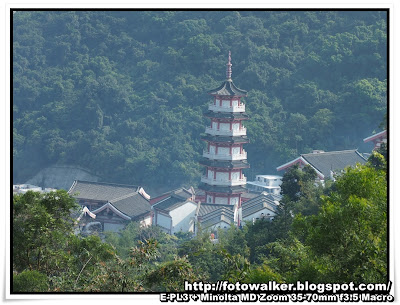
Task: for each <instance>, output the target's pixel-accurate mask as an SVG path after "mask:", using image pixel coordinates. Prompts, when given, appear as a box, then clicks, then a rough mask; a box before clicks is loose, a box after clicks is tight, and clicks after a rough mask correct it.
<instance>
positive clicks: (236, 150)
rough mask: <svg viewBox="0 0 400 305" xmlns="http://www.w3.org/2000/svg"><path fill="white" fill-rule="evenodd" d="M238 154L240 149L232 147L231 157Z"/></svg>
mask: <svg viewBox="0 0 400 305" xmlns="http://www.w3.org/2000/svg"><path fill="white" fill-rule="evenodd" d="M238 154H240V147H232V155H238Z"/></svg>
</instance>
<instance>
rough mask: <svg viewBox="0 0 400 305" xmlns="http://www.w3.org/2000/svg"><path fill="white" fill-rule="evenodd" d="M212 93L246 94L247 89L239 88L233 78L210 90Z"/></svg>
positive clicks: (226, 94) (225, 94)
mask: <svg viewBox="0 0 400 305" xmlns="http://www.w3.org/2000/svg"><path fill="white" fill-rule="evenodd" d="M208 93H209V94H211V95H220V96H221V95H223V96H246V95H247V91H246V90H242V89H239V88H238V87H236V86H235V84H234V83H233V81H232V80H230V79H229V80H226V81H224V82H223V83H222V84H221V85H220V86H219V87H218V88H215V89H213V90H210V91H208Z"/></svg>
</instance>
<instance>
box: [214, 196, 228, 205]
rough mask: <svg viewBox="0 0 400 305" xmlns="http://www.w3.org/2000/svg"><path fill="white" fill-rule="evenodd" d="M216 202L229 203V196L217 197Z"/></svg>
mask: <svg viewBox="0 0 400 305" xmlns="http://www.w3.org/2000/svg"><path fill="white" fill-rule="evenodd" d="M215 203H216V204H228V198H227V197H215Z"/></svg>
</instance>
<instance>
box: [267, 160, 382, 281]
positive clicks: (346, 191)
mask: <svg viewBox="0 0 400 305" xmlns="http://www.w3.org/2000/svg"><path fill="white" fill-rule="evenodd" d="M322 200H323V203H322V206H321V208H320V210H319V212H318V214H316V215H311V216H301V215H298V216H296V217H295V219H294V222H293V229H292V232H293V235H292V237H291V238H289V239H287V240H283V241H280V242H277V243H275V244H273V245H272V247H273V250H274V252H275V254H274V257H275V258H276V259H277V260H276V262H278V265H276V266H275V268H274V270H276V271H277V272H278V273H280V274H281V275H282V276H283V277H284V278H286V279H290V280H291V281H296V280H303V281H304V280H308V281H312V282H315V283H322V282H331V283H333V282H335V283H344V282H354V283H382V282H386V280H387V181H386V173H385V171H383V170H380V169H375V168H373V167H370V166H368V165H356V166H355V167H354V168H350V167H349V168H347V169H346V170H345V172H344V173H343V174H342V175H341V176H339V177H338V179H337V181H336V182H335V185H334V190H333V191H332V192H331V193H330V194H329V195H328V196H323V197H322ZM300 240H303V242H301V241H300ZM293 257H297V258H298V262H297V263H296V264H294V265H293ZM271 261H272V262H274V260H273V259H272V260H271ZM271 266H274V265H273V264H271Z"/></svg>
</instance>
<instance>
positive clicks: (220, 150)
mask: <svg viewBox="0 0 400 305" xmlns="http://www.w3.org/2000/svg"><path fill="white" fill-rule="evenodd" d="M218 154H219V155H229V147H218Z"/></svg>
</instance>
